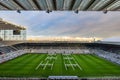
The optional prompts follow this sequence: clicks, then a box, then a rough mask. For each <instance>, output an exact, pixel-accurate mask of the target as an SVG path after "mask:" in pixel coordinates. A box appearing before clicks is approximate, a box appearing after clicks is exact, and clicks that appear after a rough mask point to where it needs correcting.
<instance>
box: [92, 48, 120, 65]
mask: <svg viewBox="0 0 120 80" xmlns="http://www.w3.org/2000/svg"><path fill="white" fill-rule="evenodd" d="M94 53H95V54H96V55H98V56H100V57H103V58H105V59H107V60H110V61H111V62H114V63H118V64H120V54H117V53H111V52H107V51H104V50H98V49H96V50H94Z"/></svg>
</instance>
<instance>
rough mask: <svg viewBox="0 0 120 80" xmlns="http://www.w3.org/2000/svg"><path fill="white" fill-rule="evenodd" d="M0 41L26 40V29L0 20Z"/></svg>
mask: <svg viewBox="0 0 120 80" xmlns="http://www.w3.org/2000/svg"><path fill="white" fill-rule="evenodd" d="M0 40H1V41H13V40H14V41H15V40H18V41H20V40H26V28H24V27H23V26H19V25H16V24H13V23H10V22H7V21H4V20H3V19H0Z"/></svg>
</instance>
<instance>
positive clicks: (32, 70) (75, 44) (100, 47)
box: [0, 0, 120, 80]
mask: <svg viewBox="0 0 120 80" xmlns="http://www.w3.org/2000/svg"><path fill="white" fill-rule="evenodd" d="M85 1H86V2H85ZM0 10H1V11H2V10H5V11H6V12H7V11H14V10H15V11H17V14H19V15H22V11H31V10H32V11H36V10H40V11H42V10H43V11H46V12H47V13H50V12H52V11H63V12H64V11H74V12H75V13H77V14H78V13H79V11H86V13H87V11H98V12H99V11H103V14H104V13H105V15H107V14H108V11H113V12H117V11H119V10H120V1H119V0H0ZM23 13H24V12H23ZM52 13H54V12H52ZM0 15H2V14H0ZM78 15H79V14H78ZM118 17H119V16H118ZM13 20H14V19H13ZM43 20H44V19H43ZM118 20H119V19H118ZM58 21H59V20H58ZM32 22H33V21H32ZM32 22H31V23H32ZM52 24H53V23H52ZM41 27H42V26H41ZM32 30H33V29H32ZM41 30H42V29H40V30H39V31H41ZM73 30H74V29H73ZM44 33H47V31H46V32H44ZM84 33H87V31H86V32H84ZM109 34H110V32H109ZM0 80H120V42H108V41H96V38H94V37H93V38H90V40H88V41H86V39H85V40H84V41H79V40H78V38H77V39H76V40H68V39H66V38H65V39H64V40H61V39H60V40H54V39H53V40H41V41H40V40H27V28H25V27H24V26H20V25H16V24H13V23H11V22H8V21H5V20H3V19H2V18H1V19H0Z"/></svg>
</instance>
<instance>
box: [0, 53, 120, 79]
mask: <svg viewBox="0 0 120 80" xmlns="http://www.w3.org/2000/svg"><path fill="white" fill-rule="evenodd" d="M50 75H54V76H55V75H56V76H58V75H59V76H60V75H63V76H67V75H69V76H72V75H74V76H79V77H104V76H120V66H119V65H117V64H113V63H111V62H109V61H107V60H105V59H103V58H99V57H97V56H96V55H91V54H71V55H63V54H57V55H48V54H25V55H22V56H20V57H18V58H15V59H13V60H10V61H7V62H5V63H2V64H0V77H48V76H50Z"/></svg>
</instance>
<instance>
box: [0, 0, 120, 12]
mask: <svg viewBox="0 0 120 80" xmlns="http://www.w3.org/2000/svg"><path fill="white" fill-rule="evenodd" d="M0 10H46V11H54V10H55V11H67V10H68V11H105V10H107V11H120V0H0Z"/></svg>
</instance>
